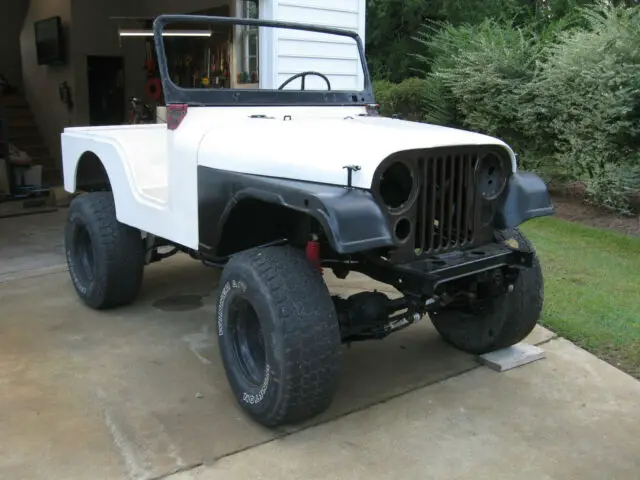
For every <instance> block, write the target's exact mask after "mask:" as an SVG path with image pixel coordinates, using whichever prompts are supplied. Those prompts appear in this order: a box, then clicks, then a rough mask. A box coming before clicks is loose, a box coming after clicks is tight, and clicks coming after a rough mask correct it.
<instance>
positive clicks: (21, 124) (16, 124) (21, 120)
mask: <svg viewBox="0 0 640 480" xmlns="http://www.w3.org/2000/svg"><path fill="white" fill-rule="evenodd" d="M7 124H8V126H9V130H11V129H12V128H16V129H17V128H35V129H36V130H37V129H38V125H37V124H36V122H35V120H34V119H33V117H15V118H11V117H9V120H8V121H7Z"/></svg>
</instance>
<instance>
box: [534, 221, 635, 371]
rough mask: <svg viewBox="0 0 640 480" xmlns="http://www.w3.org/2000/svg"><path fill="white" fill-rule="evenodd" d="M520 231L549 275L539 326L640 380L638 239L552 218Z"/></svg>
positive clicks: (546, 278)
mask: <svg viewBox="0 0 640 480" xmlns="http://www.w3.org/2000/svg"><path fill="white" fill-rule="evenodd" d="M522 231H523V233H524V234H525V235H527V237H528V238H529V239H530V240H531V241H532V242H533V243H534V245H535V247H536V249H537V251H538V255H539V256H540V260H541V263H542V268H543V272H544V275H545V307H544V312H543V317H542V320H541V324H542V325H544V326H546V327H547V328H549V329H551V330H553V331H554V332H556V333H558V334H559V335H561V336H563V337H565V338H567V339H569V340H571V341H572V342H574V343H576V344H578V345H580V346H581V347H583V348H585V349H587V350H589V351H590V352H592V353H593V354H595V355H597V356H598V357H600V358H602V359H604V360H606V361H608V362H609V363H611V364H612V365H614V366H617V367H618V368H620V369H621V370H624V371H626V372H628V373H630V374H631V375H633V376H635V377H636V378H640V239H639V238H630V237H627V236H624V235H621V234H618V233H615V232H611V231H607V230H600V229H596V228H591V227H586V226H583V225H579V224H576V223H571V222H567V221H564V220H560V219H558V218H553V217H552V218H542V219H536V220H532V221H530V222H527V223H525V224H524V225H523V226H522Z"/></svg>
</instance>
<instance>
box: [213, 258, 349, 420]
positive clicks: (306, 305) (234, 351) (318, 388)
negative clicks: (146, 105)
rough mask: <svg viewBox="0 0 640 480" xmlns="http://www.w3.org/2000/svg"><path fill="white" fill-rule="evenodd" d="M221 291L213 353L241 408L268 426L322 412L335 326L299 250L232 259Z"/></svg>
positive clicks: (330, 388)
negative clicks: (219, 359) (217, 352)
mask: <svg viewBox="0 0 640 480" xmlns="http://www.w3.org/2000/svg"><path fill="white" fill-rule="evenodd" d="M220 286H221V287H220V295H219V298H218V305H217V307H218V309H217V323H218V342H219V347H220V354H221V356H222V362H223V364H224V367H225V371H226V374H227V378H228V380H229V383H230V385H231V389H232V391H233V393H234V396H235V398H236V400H237V402H238V403H239V405H240V406H241V408H242V409H243V410H244V411H245V412H247V413H248V414H249V415H250V416H251V417H252V418H253V419H254V420H256V421H257V422H258V423H261V424H263V425H265V426H268V427H274V426H277V425H282V424H286V423H295V422H299V421H302V420H306V419H309V418H312V417H314V416H315V415H317V414H319V413H320V412H322V411H323V410H325V409H326V408H327V407H328V406H329V404H330V403H331V401H332V399H333V396H334V393H335V391H336V389H337V385H338V376H339V367H340V356H341V339H340V329H339V326H338V319H337V315H336V312H335V309H334V306H333V302H332V301H331V296H330V294H329V291H328V289H327V287H326V285H325V283H324V281H323V279H322V276H321V275H320V273H319V272H318V271H317V270H316V269H315V268H314V267H313V266H312V265H311V263H310V262H309V261H308V260H307V258H306V257H305V255H304V253H303V252H301V251H298V250H296V249H294V248H291V247H269V248H262V249H259V250H256V251H252V252H246V253H242V254H239V255H237V256H234V257H233V258H232V259H231V260H230V261H229V263H228V264H227V265H226V267H225V268H224V271H223V273H222V278H221V282H220Z"/></svg>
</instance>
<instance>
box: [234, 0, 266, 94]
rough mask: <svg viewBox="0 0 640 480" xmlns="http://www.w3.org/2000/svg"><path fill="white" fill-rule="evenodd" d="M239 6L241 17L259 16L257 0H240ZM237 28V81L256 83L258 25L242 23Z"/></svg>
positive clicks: (254, 17)
mask: <svg viewBox="0 0 640 480" xmlns="http://www.w3.org/2000/svg"><path fill="white" fill-rule="evenodd" d="M239 8H240V11H239V16H240V17H242V18H252V19H258V18H260V13H259V12H260V11H259V7H258V0H240V1H239ZM238 29H239V30H240V32H239V35H238V36H237V37H236V38H237V40H238V44H239V48H238V58H237V60H238V65H237V83H239V84H247V83H249V84H257V83H259V78H260V77H259V75H258V70H259V68H260V60H259V55H258V53H259V51H260V49H259V35H258V31H259V30H258V27H254V26H249V25H242V26H239V27H238Z"/></svg>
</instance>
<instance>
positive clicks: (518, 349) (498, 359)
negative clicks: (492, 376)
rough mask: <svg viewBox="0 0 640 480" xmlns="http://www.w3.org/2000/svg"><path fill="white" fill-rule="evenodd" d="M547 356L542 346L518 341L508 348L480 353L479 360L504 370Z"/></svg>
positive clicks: (491, 366)
mask: <svg viewBox="0 0 640 480" xmlns="http://www.w3.org/2000/svg"><path fill="white" fill-rule="evenodd" d="M545 356H546V354H545V351H544V350H543V349H541V348H540V347H537V346H535V345H530V344H528V343H518V344H516V345H513V346H511V347H508V348H503V349H501V350H496V351H495V352H489V353H485V354H484V355H479V356H478V361H479V362H480V363H481V364H483V365H486V366H487V367H489V368H491V369H492V370H495V371H497V372H504V371H506V370H511V369H512V368H516V367H520V366H522V365H527V364H529V363H532V362H535V361H536V360H540V359H542V358H545Z"/></svg>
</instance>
